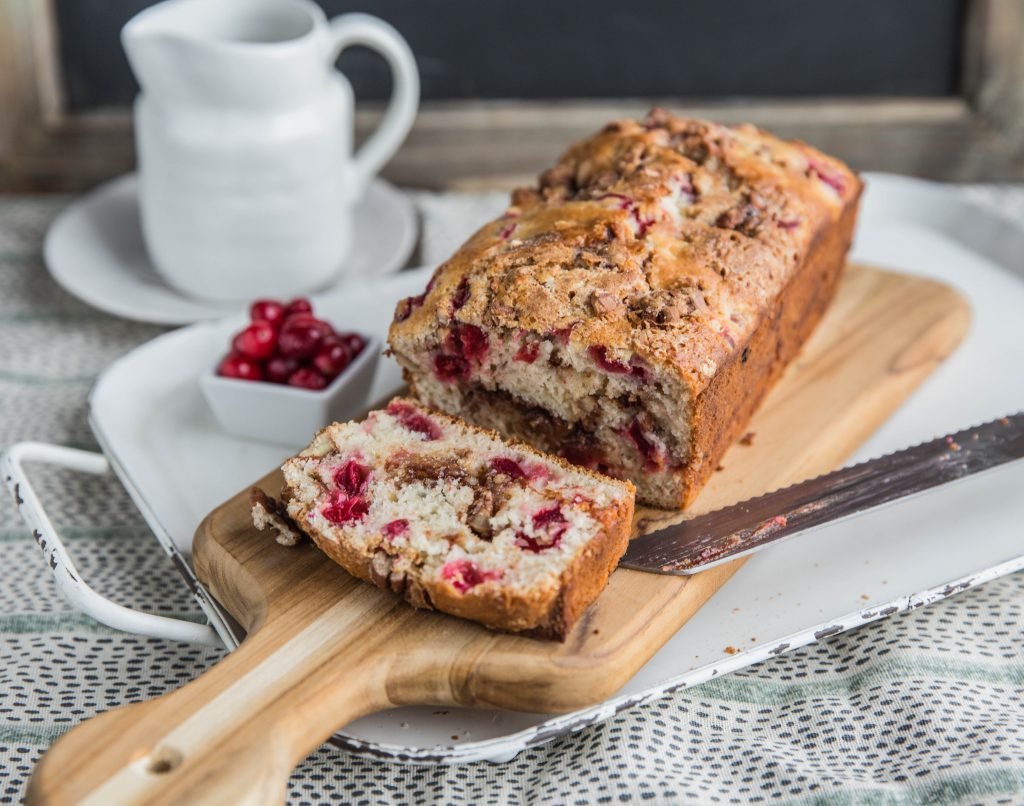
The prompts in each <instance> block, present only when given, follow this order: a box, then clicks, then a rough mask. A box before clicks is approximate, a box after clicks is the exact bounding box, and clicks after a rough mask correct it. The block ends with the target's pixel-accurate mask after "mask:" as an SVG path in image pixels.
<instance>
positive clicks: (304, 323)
mask: <svg viewBox="0 0 1024 806" xmlns="http://www.w3.org/2000/svg"><path fill="white" fill-rule="evenodd" d="M323 324H324V323H322V322H321V321H320V320H319V319H314V318H313V317H312V316H308V315H302V316H296V317H293V318H291V319H288V320H286V321H285V323H284V325H283V326H282V327H281V332H280V334H279V335H278V337H277V344H278V349H279V350H280V351H281V355H284V356H287V357H288V358H309V357H310V356H312V355H315V354H316V352H317V350H319V349H320V344H321V342H322V341H323V339H324V335H325V333H324V328H323Z"/></svg>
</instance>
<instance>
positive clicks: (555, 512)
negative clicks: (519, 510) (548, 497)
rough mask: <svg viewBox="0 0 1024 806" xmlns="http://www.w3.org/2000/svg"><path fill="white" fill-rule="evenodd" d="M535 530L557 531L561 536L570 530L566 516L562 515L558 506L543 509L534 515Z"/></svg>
mask: <svg viewBox="0 0 1024 806" xmlns="http://www.w3.org/2000/svg"><path fill="white" fill-rule="evenodd" d="M533 528H534V529H535V530H536V531H540V530H545V531H547V532H552V531H557V532H558V534H561V533H562V532H564V531H565V530H566V529H568V528H569V523H568V521H566V519H565V515H563V514H562V510H561V508H560V507H559V506H558V504H554V505H552V506H550V507H548V508H547V509H542V510H541V511H540V512H537V513H535V514H534V516H533Z"/></svg>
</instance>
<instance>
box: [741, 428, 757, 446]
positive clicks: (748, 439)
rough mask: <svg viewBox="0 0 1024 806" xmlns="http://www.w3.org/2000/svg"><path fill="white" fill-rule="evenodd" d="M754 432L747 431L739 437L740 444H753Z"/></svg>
mask: <svg viewBox="0 0 1024 806" xmlns="http://www.w3.org/2000/svg"><path fill="white" fill-rule="evenodd" d="M754 436H755V435H754V432H753V431H747V433H745V434H744V435H743V436H742V437H740V445H753V444H754Z"/></svg>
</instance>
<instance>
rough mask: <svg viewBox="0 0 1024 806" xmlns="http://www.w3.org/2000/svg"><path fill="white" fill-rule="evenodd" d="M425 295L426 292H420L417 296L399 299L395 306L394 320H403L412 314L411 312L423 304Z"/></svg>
mask: <svg viewBox="0 0 1024 806" xmlns="http://www.w3.org/2000/svg"><path fill="white" fill-rule="evenodd" d="M425 297H426V294H420V295H419V296H418V297H406V298H405V299H402V300H399V301H398V306H397V307H396V308H395V321H396V322H404V321H405V320H406V319H408V318H409V317H410V316H412V312H413V311H415V310H416V309H417V308H418V307H420V305H422V304H423V300H424V298H425Z"/></svg>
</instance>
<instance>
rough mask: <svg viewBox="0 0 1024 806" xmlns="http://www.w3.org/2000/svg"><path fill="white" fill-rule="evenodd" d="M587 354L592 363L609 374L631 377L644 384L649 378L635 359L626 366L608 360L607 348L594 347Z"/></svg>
mask: <svg viewBox="0 0 1024 806" xmlns="http://www.w3.org/2000/svg"><path fill="white" fill-rule="evenodd" d="M587 352H588V353H589V354H590V357H591V358H592V359H593V360H594V363H595V364H597V365H598V366H599V367H601V369H603V370H604V371H605V372H611V373H615V374H617V375H627V374H628V375H632V376H633V377H634V378H636V379H637V380H639V381H641V382H645V381H646V380H647V379H648V377H649V376H650V375H649V373H648V371H647V369H646V368H645V367H644V366H643V365H642V364H641V363H640V360H639V359H638V358H636V357H633V358H631V359H630V361H629V363H628V364H624V363H622V362H621V361H616V360H615V359H614V358H609V357H608V348H607V347H604V346H602V345H594V346H593V347H590V348H589V349H588V350H587Z"/></svg>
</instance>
